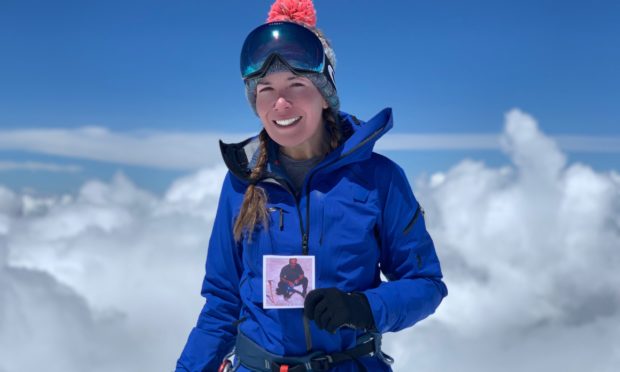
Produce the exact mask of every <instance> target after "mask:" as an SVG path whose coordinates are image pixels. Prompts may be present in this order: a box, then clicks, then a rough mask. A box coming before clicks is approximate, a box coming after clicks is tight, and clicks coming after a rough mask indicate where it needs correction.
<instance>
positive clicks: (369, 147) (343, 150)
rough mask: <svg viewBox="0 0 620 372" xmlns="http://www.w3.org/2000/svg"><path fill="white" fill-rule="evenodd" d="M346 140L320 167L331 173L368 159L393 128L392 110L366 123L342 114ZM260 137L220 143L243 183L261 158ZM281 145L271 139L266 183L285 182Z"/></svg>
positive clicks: (228, 164)
mask: <svg viewBox="0 0 620 372" xmlns="http://www.w3.org/2000/svg"><path fill="white" fill-rule="evenodd" d="M338 119H339V125H340V128H341V131H342V133H343V140H342V141H341V143H340V145H339V146H338V147H337V148H336V149H334V150H333V151H331V152H330V153H329V154H327V156H326V157H325V158H324V159H323V160H322V161H321V163H319V165H317V167H324V168H326V169H327V168H329V169H334V168H338V167H341V166H344V165H346V164H350V163H353V162H357V161H362V160H365V159H368V158H369V157H370V155H371V154H372V151H373V148H374V146H375V142H376V141H377V140H378V139H379V138H381V136H383V134H385V133H386V132H387V131H389V130H390V129H391V128H392V125H393V124H392V109H391V108H389V107H388V108H385V109H383V110H381V111H380V112H379V113H378V114H376V115H375V116H374V117H373V118H372V119H370V120H368V121H366V122H364V121H361V120H359V119H358V118H356V117H355V116H353V115H351V114H348V113H346V112H343V111H339V112H338ZM259 145H260V140H259V135H256V136H253V137H250V138H247V139H246V140H244V141H241V142H239V143H229V144H227V143H224V142H222V141H221V140H220V150H221V151H222V157H223V158H224V163H225V164H226V166H227V167H228V169H229V170H230V172H231V173H232V174H233V175H235V176H236V177H238V178H239V179H241V180H243V181H245V182H248V183H251V180H250V178H249V176H250V174H251V172H252V168H253V167H254V165H255V164H256V161H257V159H258V155H259ZM278 147H279V145H278V144H277V143H275V142H274V141H273V140H271V139H269V143H268V147H267V148H268V162H267V166H266V169H265V172H264V174H263V177H262V178H261V180H262V179H265V178H273V179H278V178H283V170H282V169H281V168H280V167H279V166H278V165H277V162H276V160H277V159H278V153H279V151H278Z"/></svg>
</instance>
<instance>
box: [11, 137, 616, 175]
mask: <svg viewBox="0 0 620 372" xmlns="http://www.w3.org/2000/svg"><path fill="white" fill-rule="evenodd" d="M251 135H252V134H251V133H225V132H221V133H204V132H203V133H184V132H178V133H162V132H146V131H143V132H128V133H123V132H116V133H115V132H111V131H109V130H108V129H107V128H105V127H99V126H87V127H81V128H77V129H21V130H4V131H2V130H0V150H13V151H15V150H17V151H28V152H32V153H40V154H46V155H55V156H65V157H70V158H78V159H88V160H97V161H104V162H110V163H118V164H127V165H138V166H146V167H153V168H160V169H170V170H192V171H195V170H198V169H201V168H203V167H214V166H217V165H221V155H220V150H219V147H218V146H205V143H217V141H218V140H219V139H222V140H223V141H224V142H227V143H229V142H237V141H240V140H242V139H245V138H247V137H249V136H251ZM555 140H556V142H557V143H558V144H559V145H560V147H561V148H562V149H563V150H564V151H572V152H589V153H620V137H596V136H567V135H559V136H557V137H555ZM127 149H130V150H129V151H128V150H127ZM376 149H377V150H378V151H411V150H421V151H424V150H502V149H503V147H502V144H501V135H496V134H414V133H398V134H387V135H385V136H384V137H383V138H382V139H381V140H380V141H379V142H378V143H377V147H376ZM3 164H4V165H3ZM16 166H17V165H16V164H13V163H8V162H6V163H0V171H1V170H3V168H12V169H14V168H15V167H16ZM24 167H26V168H30V169H32V170H34V169H42V170H63V171H64V170H67V169H59V168H58V167H57V166H56V167H53V168H54V169H51V168H50V167H49V166H48V167H45V166H42V165H25V164H21V165H20V168H24Z"/></svg>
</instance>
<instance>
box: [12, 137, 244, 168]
mask: <svg viewBox="0 0 620 372" xmlns="http://www.w3.org/2000/svg"><path fill="white" fill-rule="evenodd" d="M248 136H249V134H248V135H247V136H246V135H244V134H242V133H237V134H230V133H155V132H135V133H121V132H118V133H115V132H111V131H109V130H108V129H107V128H104V127H97V126H87V127H81V128H77V129H20V130H5V131H0V150H20V151H30V152H34V153H42V154H48V155H60V156H67V157H72V158H81V159H90V160H99V161H106V162H113V163H121V164H130V165H142V166H149V167H155V168H164V169H178V170H188V169H192V170H196V169H200V168H203V167H209V166H215V165H219V164H221V155H220V150H219V146H218V145H217V143H218V140H219V139H223V140H224V141H225V142H232V141H237V140H241V139H243V138H245V137H248ZM209 144H210V145H209Z"/></svg>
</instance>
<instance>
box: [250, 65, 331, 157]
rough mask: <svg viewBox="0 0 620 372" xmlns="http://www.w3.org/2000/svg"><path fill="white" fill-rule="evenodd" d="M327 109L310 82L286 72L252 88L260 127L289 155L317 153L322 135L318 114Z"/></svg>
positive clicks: (320, 117)
mask: <svg viewBox="0 0 620 372" xmlns="http://www.w3.org/2000/svg"><path fill="white" fill-rule="evenodd" d="M328 107H329V105H328V104H327V102H326V101H325V99H324V98H323V96H322V95H321V93H320V92H319V90H318V89H317V88H316V86H314V84H312V82H311V81H310V80H308V79H307V78H305V77H301V76H297V75H295V74H293V73H292V72H290V71H282V72H274V73H271V74H269V75H267V76H265V77H264V78H262V79H261V80H260V82H259V83H258V85H257V87H256V111H257V112H258V116H259V117H260V119H261V121H262V123H263V127H264V128H265V130H266V131H267V134H269V137H271V139H273V140H274V141H275V142H276V143H278V144H279V145H280V146H282V147H285V150H286V149H287V148H288V150H289V151H292V153H293V154H298V155H299V154H315V155H316V154H319V153H320V152H321V146H322V143H323V136H324V135H325V128H324V125H323V117H322V113H323V110H324V109H326V108H328ZM300 156H301V157H303V155H300ZM300 156H295V157H300Z"/></svg>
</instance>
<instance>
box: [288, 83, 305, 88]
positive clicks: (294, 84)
mask: <svg viewBox="0 0 620 372" xmlns="http://www.w3.org/2000/svg"><path fill="white" fill-rule="evenodd" d="M291 86H293V87H303V86H305V85H303V84H302V83H293V84H292V85H291Z"/></svg>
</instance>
